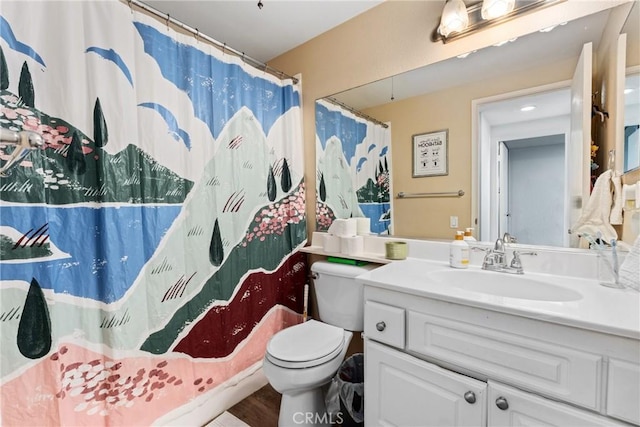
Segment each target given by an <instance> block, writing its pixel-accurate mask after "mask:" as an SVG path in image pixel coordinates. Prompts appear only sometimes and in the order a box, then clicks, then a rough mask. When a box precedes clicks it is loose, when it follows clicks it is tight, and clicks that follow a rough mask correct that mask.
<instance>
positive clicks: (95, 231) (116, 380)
mask: <svg viewBox="0 0 640 427" xmlns="http://www.w3.org/2000/svg"><path fill="white" fill-rule="evenodd" d="M212 8H215V4H214V3H212ZM300 96H301V95H300V88H299V86H298V85H297V84H294V83H293V82H292V81H291V80H284V81H281V80H279V79H276V78H274V77H272V76H270V75H268V74H266V73H264V72H263V71H258V70H256V69H254V68H252V67H250V66H248V65H246V64H244V63H243V61H242V60H241V59H239V58H236V57H233V56H231V55H229V53H228V52H226V53H225V52H221V51H220V50H218V49H216V48H214V47H212V46H210V45H208V44H206V43H205V42H202V41H201V40H200V41H199V40H198V39H197V38H195V37H192V36H188V35H183V34H180V33H177V32H176V31H174V30H172V29H170V28H168V27H167V26H166V24H165V23H163V22H161V21H160V20H156V19H154V18H152V17H150V16H148V15H146V14H142V13H139V12H136V11H133V10H131V9H130V8H129V7H128V6H127V5H126V4H125V3H121V2H118V1H115V0H112V1H90V2H89V1H86V2H71V1H64V2H46V1H45V2H29V3H28V13H25V2H21V1H3V2H2V5H1V7H0V126H1V127H2V128H3V129H5V130H9V131H15V132H25V133H22V134H21V135H27V136H28V135H30V133H29V132H34V133H37V134H39V135H41V136H42V138H43V141H44V143H43V145H42V146H41V147H39V148H36V149H35V150H33V151H31V152H30V153H29V152H27V155H26V156H23V153H21V154H20V155H17V151H16V150H17V149H16V148H15V147H14V146H12V145H7V144H2V145H0V168H1V169H0V171H1V172H0V175H1V176H0V199H1V201H2V204H1V206H0V332H1V340H2V346H1V349H0V352H1V354H0V356H1V361H2V362H1V363H0V370H1V377H0V378H1V380H0V393H1V398H2V407H1V411H0V416H1V420H0V422H1V423H2V425H5V426H35V425H37V426H65V425H68V426H70V425H73V426H80V425H85V426H97V425H112V426H132V425H162V424H170V423H174V424H176V423H177V424H181V423H182V425H197V422H202V421H206V416H211V417H213V416H214V415H216V414H215V413H212V412H213V411H215V409H213V408H218V410H219V411H221V410H224V409H225V406H224V405H225V404H224V402H220V401H216V399H217V398H218V396H221V395H223V394H224V393H223V392H224V390H225V389H226V388H228V387H231V386H233V385H234V384H235V383H237V382H238V381H240V380H241V379H243V378H245V377H247V376H249V375H250V374H252V373H253V372H255V370H256V369H258V368H259V366H260V363H261V361H262V357H263V355H264V351H265V347H266V343H267V341H268V340H269V338H270V337H271V336H272V335H273V334H274V333H275V332H277V331H278V330H280V329H282V328H284V327H287V326H289V325H292V324H295V323H298V322H299V321H300V315H299V313H301V311H302V304H303V303H302V294H303V286H304V283H305V280H306V276H307V271H306V270H307V265H306V260H305V257H304V254H301V253H300V252H298V251H297V249H298V248H299V247H301V246H304V244H305V241H306V216H305V211H304V206H305V204H304V199H305V185H304V181H303V169H302V168H303V153H302V130H301V111H300ZM203 408H204V415H201V417H204V418H203V419H202V420H199V421H195V420H194V418H193V416H192V414H193V413H195V412H196V409H198V410H199V411H201V412H202V411H203ZM207 408H212V409H210V410H208V412H207ZM190 417H191V418H190Z"/></svg>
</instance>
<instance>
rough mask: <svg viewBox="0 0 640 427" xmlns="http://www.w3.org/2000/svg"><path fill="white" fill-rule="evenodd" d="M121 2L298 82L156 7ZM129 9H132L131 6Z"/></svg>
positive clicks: (136, 0)
mask: <svg viewBox="0 0 640 427" xmlns="http://www.w3.org/2000/svg"><path fill="white" fill-rule="evenodd" d="M121 1H123V2H125V1H126V3H127V4H128V5H129V7H130V8H131V5H132V4H134V5H136V6H137V7H139V8H140V9H142V10H145V11H147V12H149V13H152V14H153V15H156V16H157V17H158V18H162V19H163V20H164V21H165V22H166V23H167V27H168V26H169V23H171V24H173V25H175V26H177V27H180V28H182V29H183V30H185V31H188V32H190V33H191V34H192V35H193V36H194V37H195V38H196V40H199V39H203V40H206V41H208V42H209V43H211V44H213V45H214V46H215V47H217V48H219V49H222V52H223V53H224V52H230V53H233V54H234V55H236V56H237V57H239V58H242V60H243V61H245V62H249V63H250V64H249V65H253V66H254V67H257V68H259V69H262V70H263V71H266V72H268V73H270V74H273V75H275V76H277V77H280V78H281V79H282V78H283V77H286V78H289V79H291V80H292V81H293V84H297V83H298V79H297V78H295V77H293V76H290V75H288V74H286V73H284V72H282V71H280V70H278V69H276V68H273V67H270V66H269V65H267V64H265V63H264V62H261V61H258V60H257V59H254V58H252V57H250V56H248V55H245V53H244V52H240V51H238V50H236V49H234V48H232V47H229V46H227V44H226V43H220V42H219V41H218V40H215V39H212V38H211V37H209V36H207V35H206V34H202V33H201V32H200V31H198V29H197V28H193V27H190V26H189V25H187V24H185V23H184V22H182V21H178V20H177V19H175V18H172V17H171V15H169V14H168V13H162V12H161V11H159V10H158V9H155V8H153V7H151V6H149V5H147V4H145V3H143V2H142V1H140V0H121ZM131 10H133V8H131Z"/></svg>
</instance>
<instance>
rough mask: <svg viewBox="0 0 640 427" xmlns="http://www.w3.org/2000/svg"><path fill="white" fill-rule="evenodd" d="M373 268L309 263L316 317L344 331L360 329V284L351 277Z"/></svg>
mask: <svg viewBox="0 0 640 427" xmlns="http://www.w3.org/2000/svg"><path fill="white" fill-rule="evenodd" d="M376 267H377V266H376V265H370V264H367V265H363V266H355V265H347V264H337V263H333V262H327V261H317V262H315V263H313V264H312V265H311V272H312V277H313V287H314V291H315V297H316V301H317V303H318V315H319V317H320V320H321V321H322V322H324V323H328V324H330V325H334V326H337V327H340V328H342V329H346V330H348V331H362V330H364V287H363V286H362V284H361V283H357V282H356V280H355V278H356V276H359V275H360V274H363V273H365V272H367V271H369V270H373V269H374V268H376Z"/></svg>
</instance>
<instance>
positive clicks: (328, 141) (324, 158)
mask: <svg viewBox="0 0 640 427" xmlns="http://www.w3.org/2000/svg"><path fill="white" fill-rule="evenodd" d="M315 106H316V189H317V190H316V230H318V231H326V230H327V229H328V228H329V226H330V225H331V223H332V222H333V220H334V219H337V218H351V217H354V218H355V217H368V218H370V223H371V229H370V232H371V233H377V234H386V233H388V232H389V227H390V224H391V203H390V197H389V194H390V193H391V180H390V178H391V150H390V148H391V127H390V126H388V127H384V126H382V125H381V124H379V123H373V122H372V121H370V120H366V119H364V118H362V117H360V116H357V115H355V114H354V113H352V112H351V111H348V110H347V109H345V108H343V107H341V106H339V105H336V104H335V103H332V102H330V101H327V100H324V99H320V100H318V101H316V103H315Z"/></svg>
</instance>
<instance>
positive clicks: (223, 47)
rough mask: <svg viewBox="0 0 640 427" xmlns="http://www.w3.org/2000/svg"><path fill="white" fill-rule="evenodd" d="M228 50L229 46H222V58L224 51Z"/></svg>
mask: <svg viewBox="0 0 640 427" xmlns="http://www.w3.org/2000/svg"><path fill="white" fill-rule="evenodd" d="M225 50H227V44H226V43H225V44H224V45H222V56H224V51H225Z"/></svg>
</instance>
